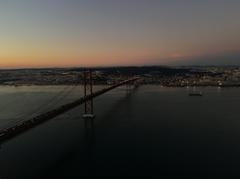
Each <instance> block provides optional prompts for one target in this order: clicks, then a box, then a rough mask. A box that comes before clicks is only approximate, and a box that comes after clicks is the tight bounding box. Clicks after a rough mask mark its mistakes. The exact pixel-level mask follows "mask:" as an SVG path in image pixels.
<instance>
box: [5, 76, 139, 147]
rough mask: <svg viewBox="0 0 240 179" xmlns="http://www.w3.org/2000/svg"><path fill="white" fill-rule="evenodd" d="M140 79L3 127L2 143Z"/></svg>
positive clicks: (124, 82)
mask: <svg viewBox="0 0 240 179" xmlns="http://www.w3.org/2000/svg"><path fill="white" fill-rule="evenodd" d="M137 80H139V78H138V77H136V78H132V79H128V80H125V81H122V82H120V83H118V84H115V85H113V86H111V87H108V88H104V89H102V90H99V91H97V92H94V93H93V94H92V95H88V96H86V97H82V98H80V99H78V100H76V101H74V102H71V103H68V104H65V105H62V106H60V107H58V108H56V109H54V110H51V111H48V112H46V113H44V114H40V115H38V116H36V117H33V118H31V119H29V120H25V121H22V122H20V123H16V124H15V125H13V126H12V127H8V128H5V129H2V130H0V143H3V142H5V141H7V140H9V139H11V138H13V137H15V136H17V135H19V134H21V133H23V132H25V131H27V130H29V129H31V128H34V127H36V126H37V125H39V124H41V123H43V122H46V121H48V120H50V119H53V118H55V117H57V116H59V115H61V114H63V113H65V112H67V111H69V110H71V109H73V108H76V107H77V106H79V105H81V104H83V103H85V102H86V101H88V100H90V99H93V98H96V97H98V96H100V95H102V94H104V93H107V92H108V91H111V90H113V89H115V88H117V87H119V86H122V85H125V84H128V83H131V82H134V81H137Z"/></svg>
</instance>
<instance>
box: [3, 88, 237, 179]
mask: <svg viewBox="0 0 240 179" xmlns="http://www.w3.org/2000/svg"><path fill="white" fill-rule="evenodd" d="M64 88H66V89H68V90H69V88H67V87H64V86H60V87H57V86H56V87H50V86H43V87H37V86H33V87H17V88H15V87H0V126H1V127H5V126H8V125H11V124H12V123H14V122H16V121H17V120H19V119H25V118H26V119H27V118H29V116H34V115H36V114H38V113H40V112H44V111H47V110H49V109H52V108H54V107H56V106H58V105H60V104H63V103H66V102H69V101H72V100H74V99H76V98H78V97H81V96H82V88H81V87H77V88H75V89H72V90H69V92H66V94H63V93H62V92H61V91H62V89H64ZM100 88H102V87H96V88H95V89H96V90H97V89H100ZM189 90H190V89H186V88H163V87H160V86H142V87H140V88H139V89H137V90H134V91H132V93H130V94H127V93H126V90H125V88H124V87H122V88H118V89H116V90H114V91H111V92H110V93H108V94H105V95H103V96H101V97H99V98H97V99H96V100H95V101H94V102H95V106H94V107H95V114H96V115H97V118H96V119H95V120H94V121H84V120H83V119H82V117H81V116H82V114H83V108H82V107H78V108H76V109H74V110H72V111H70V112H68V113H66V114H64V115H62V116H59V117H57V118H55V119H53V120H51V121H48V122H46V123H44V124H42V125H40V126H38V127H36V128H34V129H32V130H30V131H28V132H26V133H24V134H22V135H21V136H18V137H16V138H14V139H13V140H11V141H9V142H7V143H5V144H3V145H2V146H1V149H0V178H1V179H2V178H3V179H5V178H6V179H8V178H10V179H12V178H13V179H15V178H16V179H18V178H24V179H26V178H31V179H32V178H34V179H35V178H77V177H78V178H81V177H82V178H106V177H113V178H117V177H119V178H126V177H131V178H134V177H135V178H139V177H141V176H145V178H160V177H162V178H179V177H185V178H240V140H239V138H240V110H239V109H240V108H239V106H240V88H228V89H218V88H203V89H201V90H202V91H203V92H204V96H203V97H189V96H188V92H189ZM55 96H60V97H55Z"/></svg>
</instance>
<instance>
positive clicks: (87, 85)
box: [83, 70, 95, 119]
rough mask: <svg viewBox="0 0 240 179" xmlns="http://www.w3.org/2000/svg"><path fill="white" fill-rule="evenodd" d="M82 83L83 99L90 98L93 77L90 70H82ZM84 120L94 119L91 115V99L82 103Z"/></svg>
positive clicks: (92, 114)
mask: <svg viewBox="0 0 240 179" xmlns="http://www.w3.org/2000/svg"><path fill="white" fill-rule="evenodd" d="M83 83H84V98H87V96H91V95H92V94H93V77H92V70H84V74H83ZM83 118H84V119H94V118H95V115H94V113H93V98H90V99H89V100H86V101H85V103H84V114H83Z"/></svg>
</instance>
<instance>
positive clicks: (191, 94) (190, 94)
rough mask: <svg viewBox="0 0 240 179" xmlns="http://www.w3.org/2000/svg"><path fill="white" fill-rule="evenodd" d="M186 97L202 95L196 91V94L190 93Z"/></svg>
mask: <svg viewBox="0 0 240 179" xmlns="http://www.w3.org/2000/svg"><path fill="white" fill-rule="evenodd" d="M188 95H189V96H202V95H203V94H202V92H201V91H197V92H190V93H189V94H188Z"/></svg>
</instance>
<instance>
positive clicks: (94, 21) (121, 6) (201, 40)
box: [0, 0, 240, 68]
mask: <svg viewBox="0 0 240 179" xmlns="http://www.w3.org/2000/svg"><path fill="white" fill-rule="evenodd" d="M0 27H1V28H0V68H23V67H75V66H112V65H168V64H185V65H188V64H194V63H195V62H196V63H199V64H215V63H216V64H240V0H4V1H0ZM211 60H212V61H211Z"/></svg>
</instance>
